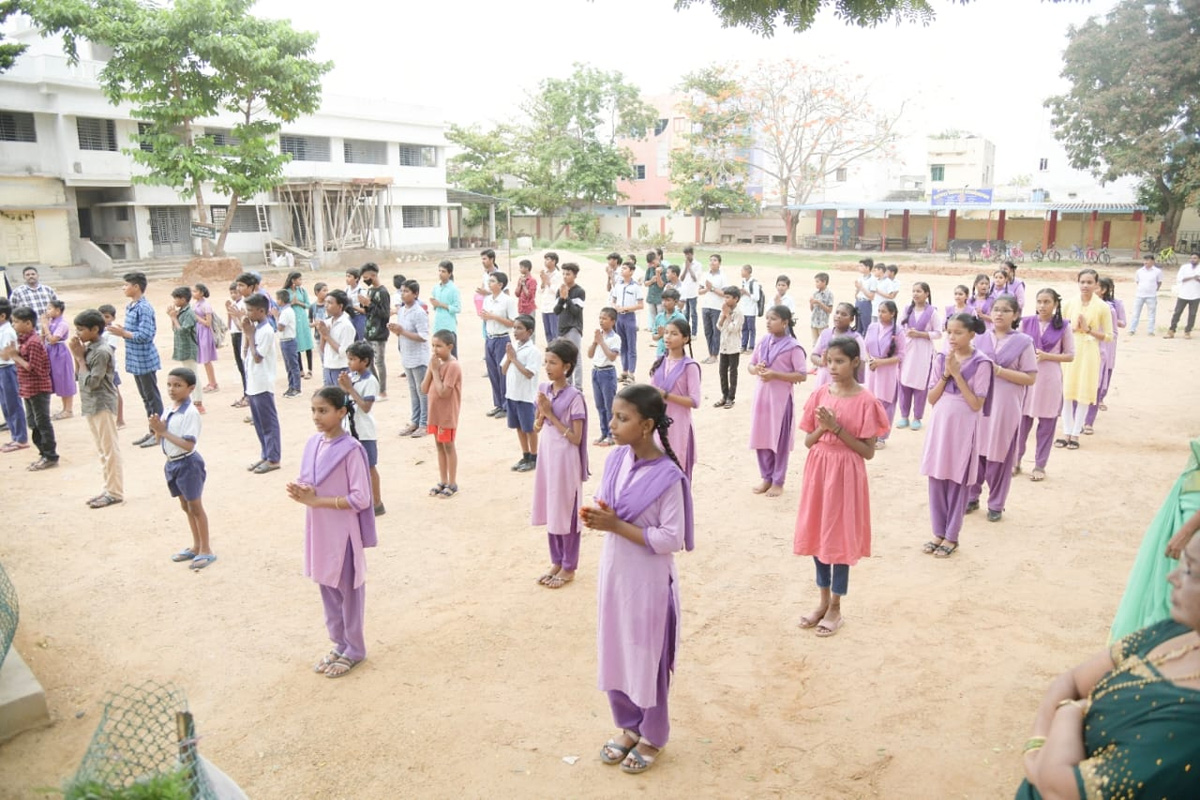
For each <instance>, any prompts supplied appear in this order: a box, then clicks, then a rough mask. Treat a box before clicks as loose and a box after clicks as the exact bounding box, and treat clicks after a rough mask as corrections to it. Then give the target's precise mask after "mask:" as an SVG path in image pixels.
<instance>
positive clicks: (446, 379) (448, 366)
mask: <svg viewBox="0 0 1200 800" xmlns="http://www.w3.org/2000/svg"><path fill="white" fill-rule="evenodd" d="M433 369H436V370H439V371H440V374H441V376H442V383H443V384H445V386H446V388H447V389H449V391H447V392H446V394H445V396H439V394H438V390H437V383H436V382H434V381H433V380H432V379H431V380H430V381H429V416H428V417H427V421H428V423H429V424H430V425H434V426H436V427H438V428H450V429H454V428H457V427H458V410H459V408H460V407H461V406H462V366H461V365H460V364H459V363H458V361H457V360H455V361H448V362H446V363H443V364H442V365H441V366H436V367H433Z"/></svg>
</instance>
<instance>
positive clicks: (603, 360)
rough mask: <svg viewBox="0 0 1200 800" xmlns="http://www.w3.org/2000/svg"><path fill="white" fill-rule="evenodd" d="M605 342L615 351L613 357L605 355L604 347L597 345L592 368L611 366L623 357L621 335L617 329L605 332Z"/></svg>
mask: <svg viewBox="0 0 1200 800" xmlns="http://www.w3.org/2000/svg"><path fill="white" fill-rule="evenodd" d="M604 343H605V344H606V345H608V349H609V350H612V351H613V358H609V357H608V356H606V355H604V348H603V347H601V346H600V345H596V355H594V356H592V369H599V368H600V367H611V366H612V365H614V364H616V363H617V359H618V358H620V357H621V337H620V335H619V334H618V333H617V329H616V328H613V329H612V330H611V331H609V332H608V333H606V334H604Z"/></svg>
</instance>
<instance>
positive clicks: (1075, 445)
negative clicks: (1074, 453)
mask: <svg viewBox="0 0 1200 800" xmlns="http://www.w3.org/2000/svg"><path fill="white" fill-rule="evenodd" d="M1067 449H1068V450H1078V449H1079V442H1077V441H1075V440H1074V439H1072V440H1071V441H1069V442H1067Z"/></svg>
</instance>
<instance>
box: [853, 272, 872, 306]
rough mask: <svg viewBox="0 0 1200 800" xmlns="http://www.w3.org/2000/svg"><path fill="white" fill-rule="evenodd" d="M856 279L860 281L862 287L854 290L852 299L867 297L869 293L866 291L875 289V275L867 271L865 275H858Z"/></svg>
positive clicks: (864, 298) (865, 298)
mask: <svg viewBox="0 0 1200 800" xmlns="http://www.w3.org/2000/svg"><path fill="white" fill-rule="evenodd" d="M858 280H859V282H861V283H862V289H856V290H855V292H854V299H855V300H856V301H857V300H867V299H869V298H870V295H869V294H868V292H873V291H875V283H876V281H875V276H874V275H871V274H870V273H868V274H866V275H860V276H859V278H858Z"/></svg>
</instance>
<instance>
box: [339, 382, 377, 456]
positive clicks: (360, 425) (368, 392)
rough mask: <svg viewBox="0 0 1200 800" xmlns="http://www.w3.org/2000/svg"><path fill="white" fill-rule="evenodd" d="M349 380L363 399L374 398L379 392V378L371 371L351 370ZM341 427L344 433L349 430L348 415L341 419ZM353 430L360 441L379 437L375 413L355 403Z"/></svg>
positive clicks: (369, 440) (371, 440)
mask: <svg viewBox="0 0 1200 800" xmlns="http://www.w3.org/2000/svg"><path fill="white" fill-rule="evenodd" d="M350 382H351V383H352V384H354V391H356V392H358V396H359V397H361V398H362V399H363V400H372V401H373V400H374V399H375V397H376V395H378V394H379V379H378V378H376V377H375V375H374V374H373V373H370V372H368V373H367V374H365V375H364V374H362V373H361V372H351V373H350ZM342 429H343V430H345V431H346V433H349V432H350V415H349V414H347V415H346V418H345V419H343V420H342ZM354 430H355V431H357V432H358V440H359V441H360V442H373V441H375V440H376V439H378V438H379V430H378V428H376V427H375V415H374V414H372V413H371V412H370V411H363V409H362V406H359V405H357V404H355V406H354Z"/></svg>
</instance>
